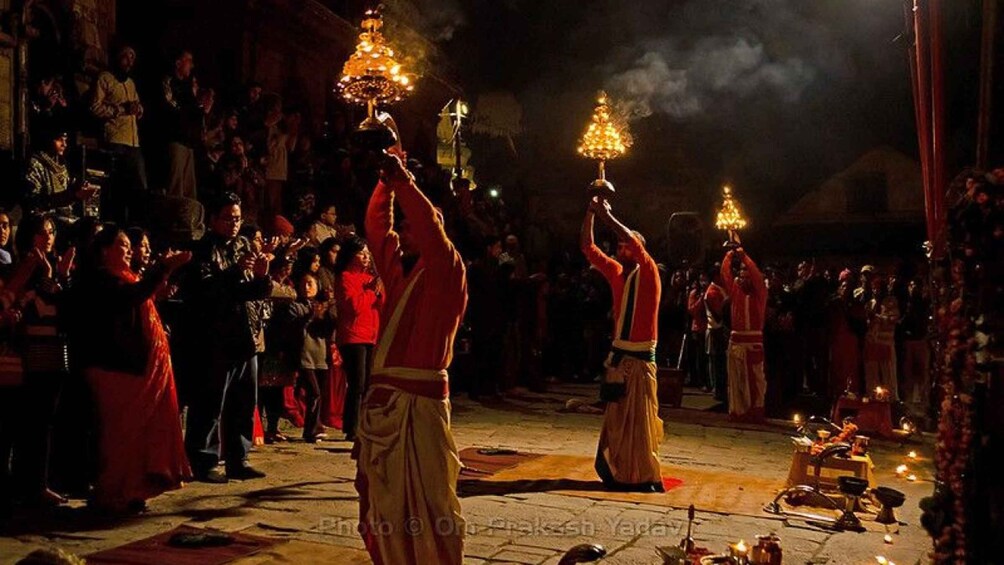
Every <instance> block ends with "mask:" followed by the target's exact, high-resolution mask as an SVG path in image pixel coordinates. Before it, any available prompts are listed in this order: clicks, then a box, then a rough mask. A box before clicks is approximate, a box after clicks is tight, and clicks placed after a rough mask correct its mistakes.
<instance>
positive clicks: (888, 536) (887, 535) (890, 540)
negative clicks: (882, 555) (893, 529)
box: [882, 534, 892, 545]
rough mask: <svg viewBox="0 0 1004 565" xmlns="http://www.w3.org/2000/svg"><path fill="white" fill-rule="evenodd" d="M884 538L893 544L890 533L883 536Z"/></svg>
mask: <svg viewBox="0 0 1004 565" xmlns="http://www.w3.org/2000/svg"><path fill="white" fill-rule="evenodd" d="M882 540H883V541H885V542H886V543H888V544H890V545H892V536H890V535H889V534H886V535H885V537H884V538H882Z"/></svg>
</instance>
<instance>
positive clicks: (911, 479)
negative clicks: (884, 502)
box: [906, 475, 917, 483]
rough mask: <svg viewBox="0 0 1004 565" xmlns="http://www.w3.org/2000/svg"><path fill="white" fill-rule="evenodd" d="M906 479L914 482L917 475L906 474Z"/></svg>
mask: <svg viewBox="0 0 1004 565" xmlns="http://www.w3.org/2000/svg"><path fill="white" fill-rule="evenodd" d="M906 480H908V481H910V482H911V483H912V482H914V481H916V480H917V475H907V476H906Z"/></svg>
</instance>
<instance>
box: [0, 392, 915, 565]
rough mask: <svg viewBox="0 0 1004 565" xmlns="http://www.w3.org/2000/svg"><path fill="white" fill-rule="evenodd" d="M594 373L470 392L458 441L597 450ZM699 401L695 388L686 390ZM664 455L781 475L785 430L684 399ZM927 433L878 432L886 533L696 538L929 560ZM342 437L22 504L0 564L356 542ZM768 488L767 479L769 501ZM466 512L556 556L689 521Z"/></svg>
mask: <svg viewBox="0 0 1004 565" xmlns="http://www.w3.org/2000/svg"><path fill="white" fill-rule="evenodd" d="M595 394H596V393H595V385H593V386H586V385H559V386H556V387H554V392H551V393H549V394H534V393H526V392H524V393H521V394H516V395H511V396H509V397H507V398H506V400H505V401H503V402H500V403H497V404H492V405H487V406H485V405H481V404H477V403H472V402H470V401H468V400H467V399H466V398H457V399H455V402H454V413H453V414H454V421H453V425H454V433H455V436H456V440H457V445H458V447H460V448H464V447H469V446H479V447H481V446H484V447H501V448H512V449H518V450H521V451H529V452H534V453H542V454H548V453H554V454H574V455H586V456H591V455H593V454H594V453H595V449H596V439H597V437H598V433H599V428H600V423H601V416H597V415H590V414H576V413H561V412H558V409H559V408H561V407H562V406H564V402H565V400H567V399H568V398H571V397H578V398H583V399H586V400H590V399H592V398H593V397H595ZM690 400H691V401H692V402H688V403H687V404H688V405H692V404H694V403H696V404H701V402H702V401H703V399H701V398H696V397H695V398H692V399H690ZM664 418H665V419H666V437H665V440H664V442H663V446H662V449H661V458H662V460H663V462H664V463H668V464H673V465H680V466H699V467H702V468H705V469H708V468H710V469H723V470H730V471H739V472H744V473H748V474H750V475H755V476H763V477H779V478H780V477H784V476H786V475H787V472H788V464H789V462H790V454H791V451H792V448H791V442H790V440H789V438H788V436H787V435H786V433H785V432H787V431H790V429H791V428H790V427H785V426H784V424H783V423H777V424H775V425H773V426H755V427H752V426H746V427H742V428H741V427H736V426H731V425H729V424H727V423H726V422H725V420H724V417H723V415H720V414H712V413H708V412H703V411H698V410H688V409H675V410H665V413H664ZM932 443H933V442H932V441H931V440H930V438H915V439H914V440H912V442H911V443H910V444H908V445H906V446H902V445H899V444H894V443H891V442H873V444H872V450H871V456H872V459H873V461H874V462H875V465H876V469H875V473H876V479H877V481H878V483H879V484H882V485H888V486H892V487H894V488H897V489H899V490H902V491H904V492H905V493H906V494H907V502H906V505H905V506H904V507H903V508H901V509H900V511H899V512H898V516H899V518H900V520H901V521H904V522H906V523H907V524H908V525H906V526H902V527H901V528H900V533H899V534H898V535H895V536H894V543H893V544H891V545H889V544H885V543H884V542H883V535H882V534H881V533H876V532H866V533H862V534H857V533H850V532H845V533H832V532H827V531H822V530H819V529H817V528H813V527H810V526H807V525H805V524H803V523H800V522H797V521H790V522H785V521H783V520H780V519H778V518H777V517H772V516H770V515H768V514H764V515H762V516H758V517H749V516H737V515H729V514H724V513H710V512H701V510H700V509H698V520H697V522H696V525H695V532H694V537H695V538H696V539H697V543H698V545H700V546H704V547H708V548H709V549H712V550H714V551H716V552H717V551H723V550H724V549H725V548H726V544H728V543H735V542H736V541H738V540H739V539H740V538H742V539H744V540H746V541H747V542H750V541H751V540H754V539H755V536H756V535H757V534H765V533H769V532H775V533H777V534H778V535H779V536H780V538H781V541H782V546H783V548H784V554H785V559H784V562H785V563H818V564H822V563H832V564H842V563H846V564H866V563H875V562H876V559H875V556H880V555H881V556H885V557H886V558H888V559H889V560H890V561H893V562H895V563H899V564H900V565H903V564H913V563H917V562H920V561H923V560H924V558H925V555H926V553H927V551H928V547H929V545H930V544H929V541H930V540H929V538H928V537H927V536H926V534H925V533H924V532H923V529H922V528H921V527H920V525H919V520H920V511H919V509H918V508H917V503H918V502H919V501H920V499H921V498H922V497H923V496H926V495H928V494H929V493H930V492H931V490H932V483H931V482H930V481H931V475H932V472H933V467H932V465H931V463H930V461H931V456H932V452H933V445H932ZM908 450H916V451H917V452H918V453H919V454H920V456H921V459H922V461H925V463H918V464H915V465H912V466H911V467H912V468H911V471H912V472H914V473H916V474H917V476H918V481H916V482H907V481H905V480H904V479H900V478H897V477H895V474H894V469H895V467H896V465H899V464H900V463H902V462H903V461H904V457H905V454H906V452H907V451H908ZM349 451H350V446H349V444H348V443H345V442H338V441H332V442H326V443H323V444H317V445H310V444H305V443H301V442H292V443H288V444H281V445H276V446H262V447H260V448H257V450H256V452H255V453H254V454H253V463H254V464H255V466H256V467H258V468H260V469H262V470H263V471H265V472H266V473H268V477H267V478H266V479H263V480H259V481H247V482H231V483H230V484H228V485H207V484H201V483H195V484H191V485H188V486H186V487H185V488H183V489H181V490H179V491H175V492H172V493H168V494H166V495H163V496H161V497H159V498H156V499H154V500H151V501H150V505H149V507H150V509H149V511H148V512H147V513H145V514H142V515H140V516H137V517H134V518H131V519H128V520H125V521H110V520H109V519H107V518H105V517H101V516H96V515H94V514H91V513H90V512H89V511H88V510H87V509H86V508H84V507H82V505H81V504H79V503H75V504H73V505H71V507H69V508H64V509H61V510H59V511H58V512H56V513H52V514H49V515H46V516H30V515H28V516H19V517H18V518H17V519H16V520H15V521H14V522H13V523H12V524H11V525H10V526H11V527H10V528H9V529H7V530H4V531H3V532H0V533H3V534H4V537H0V564H6V563H13V562H14V561H16V560H17V559H18V558H20V557H22V556H23V555H26V554H27V553H29V552H30V551H32V550H33V549H36V548H38V547H46V546H52V545H55V546H58V547H61V548H63V549H65V550H67V551H71V552H73V553H76V554H78V555H84V554H87V553H91V552H94V551H98V550H102V549H106V548H110V547H115V546H118V545H121V544H124V543H128V542H130V541H134V540H137V539H141V538H145V537H148V536H151V535H154V534H156V533H159V532H162V531H165V530H168V529H171V528H173V527H175V526H177V525H179V524H190V525H194V526H200V527H208V528H215V529H219V530H224V531H243V532H247V533H253V534H258V535H266V536H272V537H280V538H294V539H300V540H305V541H311V542H317V543H324V544H331V545H339V546H345V547H353V548H361V547H362V543H361V541H360V539H359V537H358V535H357V534H356V530H355V527H356V521H355V520H356V517H357V512H358V501H357V498H356V493H355V490H354V488H353V485H352V479H353V477H354V473H355V470H354V465H353V462H352V461H351V459H350V457H349ZM771 498H773V496H772V493H764V502H765V503H766V502H768V501H769V500H770V499H771ZM461 503H462V505H463V513H464V516H465V518H466V519H467V522H468V536H467V542H466V548H465V553H466V562H469V563H547V564H553V563H557V562H558V559H559V557H560V556H561V554H562V553H563V552H564V551H566V550H567V549H569V548H571V547H572V546H574V545H576V544H579V543H586V542H590V543H600V544H602V545H604V546H605V547H606V548H607V550H608V556H607V558H606V559H604V560H603V563H622V564H627V563H637V564H651V563H659V562H660V561H659V558H658V556H657V554H656V552H655V548H656V547H658V546H670V545H675V544H676V543H678V542H679V540H680V538H681V537H682V536H683V535H685V531H686V509H685V508H666V507H662V506H656V505H650V504H632V503H623V502H610V501H604V500H592V499H587V498H581V497H573V496H565V495H558V494H553V493H547V492H539V493H518V494H508V495H504V496H497V495H491V496H469V497H465V498H463V499H462V500H461Z"/></svg>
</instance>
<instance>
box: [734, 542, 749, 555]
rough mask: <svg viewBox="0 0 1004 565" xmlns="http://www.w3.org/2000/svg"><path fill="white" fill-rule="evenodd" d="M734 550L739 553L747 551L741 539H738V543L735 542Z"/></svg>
mask: <svg viewBox="0 0 1004 565" xmlns="http://www.w3.org/2000/svg"><path fill="white" fill-rule="evenodd" d="M736 551H738V552H739V553H746V551H747V547H746V542H745V541H743V540H739V543H737V544H736Z"/></svg>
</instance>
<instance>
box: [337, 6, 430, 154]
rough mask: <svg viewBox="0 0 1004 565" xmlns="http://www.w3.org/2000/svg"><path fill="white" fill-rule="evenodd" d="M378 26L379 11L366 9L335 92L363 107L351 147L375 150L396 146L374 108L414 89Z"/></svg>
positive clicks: (381, 22) (393, 135) (398, 99)
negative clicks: (362, 117)
mask: <svg viewBox="0 0 1004 565" xmlns="http://www.w3.org/2000/svg"><path fill="white" fill-rule="evenodd" d="M381 27H383V17H382V16H381V14H380V8H379V7H378V8H374V9H370V10H367V11H366V14H365V16H364V17H363V21H362V28H363V31H362V33H360V34H359V43H358V44H356V51H355V53H353V54H352V55H351V56H350V57H349V59H348V60H347V61H345V66H344V67H342V77H341V79H339V81H338V90H339V91H340V92H341V94H342V97H344V98H345V100H347V101H348V102H351V103H353V104H365V105H366V119H365V120H363V122H362V123H361V124H360V125H359V127H358V128H357V129H356V131H355V132H354V133H353V136H352V142H353V144H354V145H356V146H358V147H361V148H363V149H371V150H375V151H382V150H386V149H387V148H389V147H391V146H393V145H394V144H395V143H397V134H396V133H394V131H393V130H392V129H391V128H389V127H387V126H386V125H384V124H383V123H382V122H381V121H380V120H379V119H377V117H376V115H375V114H376V107H377V105H378V104H393V103H395V102H399V101H400V100H402V99H403V98H404V97H405V96H407V95H408V94H409V93H411V91H412V90H414V88H415V86H414V83H415V78H414V77H413V76H411V75H409V74H408V73H406V72H405V71H404V69H403V68H402V67H401V63H400V62H399V61H398V59H397V58H396V56H395V53H394V50H393V49H391V48H390V46H389V45H387V40H386V39H385V38H384V36H383V34H382V33H381V32H380V28H381Z"/></svg>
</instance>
